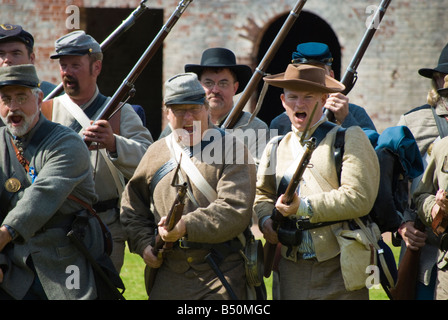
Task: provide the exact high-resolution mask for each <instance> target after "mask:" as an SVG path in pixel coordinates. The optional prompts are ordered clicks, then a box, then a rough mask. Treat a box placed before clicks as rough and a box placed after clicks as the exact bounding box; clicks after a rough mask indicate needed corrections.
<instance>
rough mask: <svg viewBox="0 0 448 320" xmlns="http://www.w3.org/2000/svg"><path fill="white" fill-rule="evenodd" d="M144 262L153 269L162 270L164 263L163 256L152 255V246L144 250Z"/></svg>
mask: <svg viewBox="0 0 448 320" xmlns="http://www.w3.org/2000/svg"><path fill="white" fill-rule="evenodd" d="M143 261H145V263H146V264H147V265H148V266H149V267H151V268H160V266H161V265H162V262H163V258H162V255H159V256H156V255H154V253H152V246H151V245H149V246H147V247H146V248H145V250H143Z"/></svg>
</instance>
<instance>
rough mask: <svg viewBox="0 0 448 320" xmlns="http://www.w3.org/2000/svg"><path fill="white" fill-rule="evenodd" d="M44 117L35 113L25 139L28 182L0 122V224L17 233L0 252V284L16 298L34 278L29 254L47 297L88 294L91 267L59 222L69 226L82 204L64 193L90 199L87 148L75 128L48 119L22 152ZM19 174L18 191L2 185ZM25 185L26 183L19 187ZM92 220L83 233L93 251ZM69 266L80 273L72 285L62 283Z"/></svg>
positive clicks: (97, 245)
mask: <svg viewBox="0 0 448 320" xmlns="http://www.w3.org/2000/svg"><path fill="white" fill-rule="evenodd" d="M49 123H50V122H49V121H48V120H46V119H45V117H43V116H42V115H41V117H40V120H39V122H38V123H37V125H36V126H35V128H33V129H32V131H31V132H30V134H29V135H28V138H27V141H26V142H25V154H24V155H25V158H27V159H28V161H29V162H30V167H33V168H34V169H35V171H36V173H37V177H36V178H35V181H34V182H33V183H32V184H31V179H30V176H29V175H28V174H27V175H26V176H25V175H24V174H25V169H24V168H23V167H22V166H21V164H20V163H19V162H18V160H17V158H16V156H15V153H14V149H13V148H12V146H11V144H10V143H9V142H8V140H9V139H11V136H10V134H9V133H8V132H7V130H6V127H3V128H1V129H0V148H1V150H2V152H1V155H0V174H1V175H0V196H1V199H2V213H3V215H6V218H4V220H3V222H2V224H6V225H9V226H11V227H12V228H14V229H15V230H16V232H17V234H18V235H17V237H16V238H15V239H14V240H13V242H12V243H10V244H8V245H7V246H6V247H5V248H4V250H3V251H2V252H0V265H1V266H2V268H3V269H4V271H5V279H4V281H3V283H2V284H0V287H1V288H2V289H3V290H5V291H6V292H7V293H8V294H9V295H12V296H13V297H14V298H16V299H22V298H23V296H24V295H25V294H26V292H27V291H28V289H29V287H30V286H31V284H32V282H33V279H34V274H33V272H32V271H31V269H30V268H29V267H28V266H27V264H26V261H27V259H28V258H30V257H31V258H32V261H33V264H34V266H35V269H36V272H37V274H38V276H39V279H40V281H41V283H42V286H43V288H44V291H45V293H46V295H47V297H48V298H49V299H58V300H59V299H94V298H96V288H95V282H94V279H93V273H92V269H91V267H90V265H89V264H88V262H87V260H86V259H85V257H84V256H83V255H82V254H81V253H79V251H77V249H76V248H75V247H74V246H73V245H72V243H71V242H70V239H69V238H68V237H67V236H66V234H67V229H65V228H63V227H62V226H64V227H66V226H70V221H71V219H72V218H73V217H74V213H75V212H78V211H80V210H81V209H83V207H82V206H81V205H80V204H78V203H77V202H75V201H72V200H67V196H68V195H69V194H73V195H74V196H76V197H77V198H79V199H80V200H83V201H84V202H87V203H89V204H92V203H93V202H95V201H96V195H95V190H94V183H93V178H92V170H91V166H90V162H89V161H88V159H89V152H88V150H87V147H86V145H85V143H84V142H83V141H82V140H81V139H80V138H79V136H78V135H76V133H74V132H73V131H72V130H70V129H68V128H66V127H64V126H61V125H57V124H53V125H54V129H53V131H51V133H50V134H47V135H46V136H45V137H43V139H42V141H40V143H38V147H37V148H36V149H35V152H33V154H32V155H28V154H27V152H30V153H31V151H30V149H31V148H30V147H29V146H28V148H27V147H26V144H27V143H28V142H29V139H31V137H32V136H33V135H34V134H35V133H36V130H37V128H38V127H39V126H42V125H48V124H49ZM8 143H9V144H10V145H9V146H8ZM33 145H36V144H34V143H33ZM20 170H23V173H20ZM20 176H22V178H21V182H22V186H23V187H22V188H21V189H20V190H19V191H18V192H15V193H13V192H8V191H7V190H5V188H4V185H5V181H6V180H7V179H9V178H11V177H20ZM26 180H28V181H26ZM26 185H29V186H28V187H27V188H24V186H26ZM7 203H9V205H8V206H7V210H5V209H6V208H5V207H6V204H7ZM95 226H96V227H95V228H94V229H91V231H92V233H90V232H89V233H88V235H87V238H86V241H87V242H86V243H88V247H90V249H91V252H92V254H93V255H94V256H95V257H96V256H98V255H100V254H101V253H102V251H103V248H104V247H103V240H102V234H101V229H100V227H99V224H98V223H96V225H95ZM70 266H75V267H76V268H78V269H77V270H79V274H80V275H81V276H80V278H79V281H80V282H79V284H80V287H79V289H76V290H75V289H73V288H70V287H67V286H66V280H67V278H68V277H69V275H70V274H69V273H67V268H68V267H70Z"/></svg>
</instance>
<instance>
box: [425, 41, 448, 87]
mask: <svg viewBox="0 0 448 320" xmlns="http://www.w3.org/2000/svg"><path fill="white" fill-rule="evenodd" d="M434 72H440V73H445V74H448V44H447V45H445V48H443V49H442V52H441V53H440V57H439V62H438V64H437V67H435V68H434V69H430V68H422V69H420V70H418V73H419V74H420V75H421V76H423V77H425V78H430V79H432V75H433V74H434Z"/></svg>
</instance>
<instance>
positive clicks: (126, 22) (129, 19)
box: [43, 0, 148, 101]
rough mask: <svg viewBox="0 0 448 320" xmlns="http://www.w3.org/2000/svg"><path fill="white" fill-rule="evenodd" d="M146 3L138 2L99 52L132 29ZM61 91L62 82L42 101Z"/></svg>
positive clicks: (144, 0) (101, 45)
mask: <svg viewBox="0 0 448 320" xmlns="http://www.w3.org/2000/svg"><path fill="white" fill-rule="evenodd" d="M146 1H147V0H143V1H142V2H140V5H139V6H138V7H137V8H136V9H135V10H134V11H132V13H131V14H130V15H129V16H128V17H127V18H126V20H123V22H122V23H121V24H120V25H119V26H118V27H117V28H116V29H115V30H114V31H113V32H112V33H111V34H110V35H109V36H108V37H107V38H106V39H105V40H104V41H103V42H101V44H100V47H101V51H102V52H105V51H106V50H107V49H108V48H109V47H110V46H111V45H112V43H113V42H114V41H115V40H116V39H118V37H119V36H121V35H122V34H124V33H125V32H126V31H128V29H129V28H130V27H132V26H133V25H134V24H135V22H136V21H137V19H138V18H139V17H140V16H141V15H142V14H143V12H145V10H146V9H147V8H148V7H147V6H146ZM62 90H63V86H62V82H61V83H59V85H58V86H57V87H56V88H54V89H53V91H51V92H50V93H49V94H48V95H47V96H46V97H45V98H44V100H43V101H47V100H51V99H53V98H54V97H56V96H57V95H59V94H60V93H61V92H62Z"/></svg>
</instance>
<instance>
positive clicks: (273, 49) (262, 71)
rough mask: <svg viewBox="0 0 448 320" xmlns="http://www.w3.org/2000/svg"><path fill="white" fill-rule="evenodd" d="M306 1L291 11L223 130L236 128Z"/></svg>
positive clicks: (301, 0)
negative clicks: (238, 120)
mask: <svg viewBox="0 0 448 320" xmlns="http://www.w3.org/2000/svg"><path fill="white" fill-rule="evenodd" d="M305 3H306V0H299V1H298V2H297V3H296V5H295V7H294V9H293V10H291V12H290V13H289V15H288V17H287V18H286V21H285V22H284V23H283V26H282V27H281V29H280V31H279V32H278V33H277V35H276V37H275V39H274V41H273V42H272V43H271V45H270V47H269V49H268V51H267V52H266V53H265V55H264V57H263V59H262V60H261V62H260V63H259V65H258V67H257V68H256V69H255V72H254V73H253V74H252V77H251V78H250V80H249V83H248V84H247V85H246V87H245V88H244V91H243V93H242V94H241V96H240V97H239V99H238V101H237V102H236V104H235V106H234V107H233V108H232V110H231V111H230V113H229V115H228V116H227V118H226V121H225V122H224V123H223V125H222V128H223V129H231V128H233V127H234V126H235V124H236V122H237V119H238V118H239V115H240V114H241V112H242V111H243V109H244V106H245V105H246V103H247V101H249V99H250V97H251V96H252V93H253V92H254V91H255V89H256V88H257V85H258V83H259V82H260V80H261V79H262V77H263V76H264V75H265V71H266V68H267V66H269V64H270V63H271V61H272V59H273V58H274V55H275V54H276V53H277V51H278V49H279V47H280V45H281V44H282V43H283V41H284V40H285V38H286V36H287V34H288V32H289V31H290V30H291V28H292V26H293V25H294V22H295V21H296V20H297V18H298V17H299V14H300V12H301V11H302V8H303V6H304V5H305Z"/></svg>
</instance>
